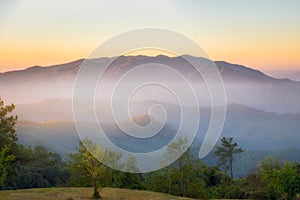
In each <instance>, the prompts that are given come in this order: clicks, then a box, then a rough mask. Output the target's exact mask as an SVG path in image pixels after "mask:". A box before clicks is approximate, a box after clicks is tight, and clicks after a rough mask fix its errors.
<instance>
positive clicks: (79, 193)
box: [0, 188, 191, 200]
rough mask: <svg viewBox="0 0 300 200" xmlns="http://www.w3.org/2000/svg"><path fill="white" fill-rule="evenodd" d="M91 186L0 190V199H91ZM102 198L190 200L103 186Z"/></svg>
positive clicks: (109, 199)
mask: <svg viewBox="0 0 300 200" xmlns="http://www.w3.org/2000/svg"><path fill="white" fill-rule="evenodd" d="M91 195H92V189H91V188H41V189H27V190H10V191H0V200H85V199H91V198H90V197H91ZM100 195H101V196H102V199H103V200H122V199H124V200H191V199H190V198H183V197H176V196H172V195H167V194H163V193H158V192H151V191H138V190H128V189H117V188H103V189H102V190H101V192H100Z"/></svg>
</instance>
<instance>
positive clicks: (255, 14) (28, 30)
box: [0, 0, 300, 72]
mask: <svg viewBox="0 0 300 200" xmlns="http://www.w3.org/2000/svg"><path fill="white" fill-rule="evenodd" d="M299 8H300V1H299V0H226V1H225V0H151V1H149V0H147V1H145V0H126V1H125V0H124V1H117V0H107V1H101V0H86V1H83V0H82V1H79V0H64V1H61V0H51V1H49V0H24V1H22V0H0V72H5V71H11V70H17V69H24V68H27V67H30V66H34V65H41V66H48V65H53V64H58V63H65V62H69V61H73V60H77V59H80V58H85V57H88V55H89V54H90V53H91V52H92V51H93V50H94V49H95V48H96V47H97V46H98V45H99V44H101V43H102V42H104V41H105V40H107V39H109V38H111V37H112V36H114V35H116V34H119V33H123V32H126V31H130V30H133V29H138V28H146V27H147V28H161V29H168V30H173V31H176V32H178V33H181V34H183V35H186V36H187V37H189V38H191V39H192V40H194V41H195V42H197V43H198V44H199V45H200V46H201V47H202V48H203V49H204V50H205V51H206V53H207V54H208V56H209V57H210V58H211V59H213V60H225V61H228V62H231V63H237V64H242V65H246V66H249V67H252V68H255V69H259V70H262V71H270V70H299V71H300V12H299Z"/></svg>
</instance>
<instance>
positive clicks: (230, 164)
mask: <svg viewBox="0 0 300 200" xmlns="http://www.w3.org/2000/svg"><path fill="white" fill-rule="evenodd" d="M229 167H230V178H231V181H232V180H233V172H232V158H230V162H229Z"/></svg>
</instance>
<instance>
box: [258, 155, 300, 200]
mask: <svg viewBox="0 0 300 200" xmlns="http://www.w3.org/2000/svg"><path fill="white" fill-rule="evenodd" d="M299 171H300V170H299V164H298V163H293V164H291V163H289V162H286V163H285V164H284V165H283V164H282V162H281V161H280V160H278V159H275V160H274V159H272V158H267V159H266V160H265V161H263V162H261V164H260V171H259V176H260V180H261V182H262V184H263V185H264V186H265V187H266V189H267V190H268V192H269V193H270V194H271V196H273V198H276V196H275V195H276V193H280V194H281V195H286V197H287V199H288V200H292V199H296V195H297V193H299V192H300V172H299Z"/></svg>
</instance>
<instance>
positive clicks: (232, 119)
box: [17, 102, 300, 153]
mask: <svg viewBox="0 0 300 200" xmlns="http://www.w3.org/2000/svg"><path fill="white" fill-rule="evenodd" d="M148 103H149V102H148ZM146 104H147V103H146ZM162 105H164V104H163V103H162ZM164 106H165V108H166V109H168V111H169V115H170V117H169V118H168V120H167V123H166V125H165V127H164V128H163V130H162V132H161V134H162V135H161V137H163V138H164V140H161V138H159V139H158V140H156V139H155V138H154V140H153V141H152V143H153V144H155V145H154V147H155V148H156V145H158V144H161V142H166V141H168V140H170V139H171V138H172V137H173V135H174V134H175V131H174V130H177V127H178V124H179V123H180V121H179V118H178V115H179V113H178V112H177V111H178V109H177V108H176V106H173V105H168V104H165V105H164ZM200 114H201V120H200V126H199V130H198V135H197V137H196V142H197V143H201V141H202V140H203V137H204V134H205V133H206V130H207V127H208V123H209V120H210V116H211V113H210V109H209V108H201V111H200ZM147 120H149V119H147V118H145V117H135V118H134V121H135V122H137V121H138V122H137V123H138V124H147ZM299 121H300V114H279V113H272V112H266V111H263V110H258V109H255V108H251V107H248V106H243V105H238V104H231V105H229V106H228V110H227V116H226V121H225V125H224V129H223V131H222V134H221V137H222V136H225V137H234V138H235V140H236V141H237V142H238V143H239V144H240V145H241V146H242V147H243V148H246V149H247V150H278V149H283V148H289V147H298V146H299V142H300V134H299V130H300V124H299ZM125 122H126V121H125ZM82 123H83V124H85V127H86V132H91V133H92V132H94V130H95V129H96V128H95V127H93V126H90V125H89V123H88V122H82ZM104 129H105V130H106V131H107V132H108V134H109V135H110V136H111V139H112V140H114V141H115V142H118V141H119V140H120V141H122V142H124V141H126V138H124V137H125V136H123V135H126V134H125V133H123V132H122V131H121V130H120V129H119V128H118V127H117V126H116V125H115V124H114V123H106V124H104ZM17 133H18V136H19V138H20V142H21V143H23V144H26V145H36V144H45V145H46V146H51V149H53V150H55V151H60V150H61V151H62V152H61V153H64V152H71V151H73V150H74V149H75V147H76V146H77V144H78V140H79V137H78V134H77V131H76V129H75V125H74V123H73V122H71V121H62V120H60V121H46V122H33V121H19V122H18V126H17ZM126 137H127V136H126ZM127 139H128V140H130V138H129V136H128V138H127ZM129 142H130V141H129ZM131 142H134V144H136V143H138V144H141V147H139V146H137V147H136V148H137V149H139V151H142V150H143V148H144V147H145V145H144V144H143V143H142V142H136V141H133V140H131ZM152 143H150V144H152ZM120 144H121V143H120ZM121 145H125V146H126V145H127V146H130V144H126V143H122V144H121ZM198 146H199V144H198ZM199 147H200V146H199ZM149 148H152V147H149Z"/></svg>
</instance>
